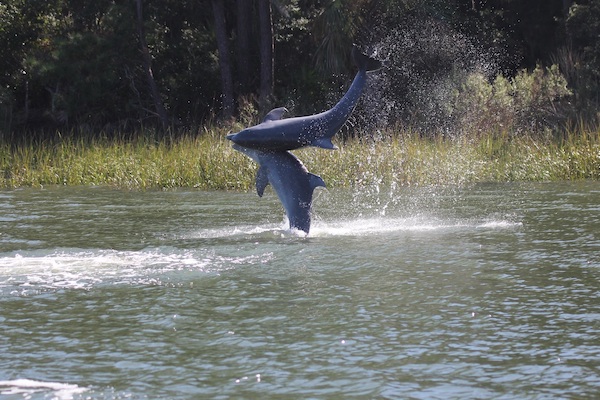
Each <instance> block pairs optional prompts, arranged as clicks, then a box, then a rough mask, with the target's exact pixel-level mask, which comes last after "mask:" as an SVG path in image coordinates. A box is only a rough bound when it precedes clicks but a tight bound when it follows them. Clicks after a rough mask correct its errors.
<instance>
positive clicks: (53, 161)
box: [0, 129, 600, 190]
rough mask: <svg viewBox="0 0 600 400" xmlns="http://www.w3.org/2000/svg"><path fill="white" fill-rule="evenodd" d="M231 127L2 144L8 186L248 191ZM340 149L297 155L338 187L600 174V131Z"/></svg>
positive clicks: (249, 173) (248, 166)
mask: <svg viewBox="0 0 600 400" xmlns="http://www.w3.org/2000/svg"><path fill="white" fill-rule="evenodd" d="M224 136H225V132H222V131H218V130H207V131H205V132H204V133H203V134H201V135H193V136H192V135H188V136H182V137H180V138H178V139H175V140H163V141H155V140H152V139H149V138H146V137H144V136H143V135H142V136H140V137H139V138H138V139H136V140H123V139H113V140H109V139H93V140H92V139H85V140H84V139H73V138H65V139H60V140H55V141H53V142H39V143H30V144H23V145H19V146H14V145H13V146H11V145H9V144H7V143H0V171H1V173H2V174H1V175H0V187H5V188H15V187H27V186H33V187H40V186H45V185H107V186H114V187H118V188H128V189H164V188H175V187H189V188H198V189H233V190H248V189H250V188H251V187H252V186H253V184H254V174H255V171H256V164H254V162H252V161H251V160H250V159H248V158H247V157H245V156H243V155H242V154H240V153H238V152H236V151H234V150H233V149H231V143H230V142H229V141H227V140H226V139H225V138H224ZM337 144H338V146H339V147H340V148H339V150H336V151H327V150H322V149H315V148H306V149H301V150H299V151H296V152H295V153H296V154H297V155H298V156H299V157H300V158H301V159H302V160H303V162H304V163H305V165H306V166H307V167H308V169H309V170H310V171H312V172H314V173H316V174H319V175H321V176H322V177H323V179H324V180H325V182H326V183H327V184H328V186H329V187H348V186H360V185H363V184H364V185H368V184H371V183H372V182H378V183H382V184H392V183H394V184H399V185H409V184H413V185H414V184H419V185H432V184H463V183H470V182H504V181H551V180H570V179H599V178H600V130H598V129H596V130H584V131H580V132H571V133H568V134H566V135H565V137H563V138H562V139H560V140H558V139H548V138H546V139H541V138H532V137H525V136H523V137H509V136H488V137H481V138H478V139H464V138H461V139H452V140H450V139H425V138H421V137H420V136H418V135H414V134H410V133H403V134H390V135H388V136H387V137H386V136H385V135H384V137H383V138H381V139H379V140H376V141H374V140H358V139H354V140H349V141H347V142H345V143H340V142H339V141H338V143H337Z"/></svg>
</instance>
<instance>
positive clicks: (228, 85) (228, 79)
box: [212, 0, 234, 119]
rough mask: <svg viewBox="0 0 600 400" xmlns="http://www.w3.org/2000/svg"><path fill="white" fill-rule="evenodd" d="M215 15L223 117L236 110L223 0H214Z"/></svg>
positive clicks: (228, 116) (230, 115) (227, 116)
mask: <svg viewBox="0 0 600 400" xmlns="http://www.w3.org/2000/svg"><path fill="white" fill-rule="evenodd" d="M212 6H213V15H214V18H215V34H216V36H217V48H218V50H219V67H220V69H221V85H222V91H223V93H222V100H223V118H225V119H227V118H231V117H232V116H233V111H234V102H233V77H232V74H231V60H230V57H229V45H228V43H227V27H226V25H225V6H224V4H223V0H212Z"/></svg>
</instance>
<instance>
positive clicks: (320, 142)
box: [311, 137, 337, 150]
mask: <svg viewBox="0 0 600 400" xmlns="http://www.w3.org/2000/svg"><path fill="white" fill-rule="evenodd" d="M311 145H312V146H315V147H320V148H322V149H329V150H336V149H337V147H336V146H335V145H334V144H333V143H331V138H328V137H324V138H320V139H316V140H313V141H312V142H311Z"/></svg>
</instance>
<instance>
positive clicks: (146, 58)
mask: <svg viewBox="0 0 600 400" xmlns="http://www.w3.org/2000/svg"><path fill="white" fill-rule="evenodd" d="M136 13H137V29H138V36H139V41H140V49H141V51H142V62H143V65H144V72H145V74H146V79H147V81H148V88H149V89H150V95H151V96H152V101H153V102H154V108H155V109H156V114H157V115H158V118H159V120H160V122H161V124H162V127H163V129H166V128H167V127H168V126H169V118H168V116H167V111H166V110H165V106H164V104H163V102H162V100H161V98H160V93H159V92H158V86H157V85H156V81H155V80H154V74H153V73H152V57H151V56H150V51H149V50H148V44H147V43H146V33H145V30H144V18H143V15H142V0H136Z"/></svg>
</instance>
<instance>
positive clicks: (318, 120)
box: [227, 47, 381, 150]
mask: <svg viewBox="0 0 600 400" xmlns="http://www.w3.org/2000/svg"><path fill="white" fill-rule="evenodd" d="M352 57H353V58H354V62H355V63H356V65H357V66H358V69H359V70H358V73H357V74H356V76H355V77H354V81H353V82H352V85H350V88H349V89H348V91H347V92H346V94H345V95H344V97H342V98H341V100H340V101H339V102H338V103H337V104H336V105H335V106H334V107H333V108H332V109H330V110H328V111H325V112H322V113H320V114H315V115H307V116H304V117H294V118H285V119H282V116H283V114H284V112H286V111H287V110H286V109H285V108H284V107H280V108H275V109H274V110H271V111H270V112H269V113H268V114H267V115H266V116H265V118H264V120H263V121H262V122H261V123H260V124H258V125H254V126H251V127H249V128H246V129H244V130H242V131H240V132H238V133H235V134H230V135H227V139H229V140H231V141H232V142H234V143H235V144H238V145H240V146H244V147H250V148H254V149H260V150H293V149H297V148H300V147H303V146H316V147H322V148H324V149H335V148H336V147H335V146H334V145H333V143H331V138H332V137H333V135H335V133H336V132H337V131H339V130H340V128H341V127H342V126H343V125H344V123H346V120H347V119H348V117H350V114H351V113H352V110H354V107H355V106H356V103H357V102H358V99H359V97H360V95H361V94H362V91H363V88H364V86H365V83H366V81H367V71H373V70H376V69H379V68H381V62H379V61H377V60H374V59H372V58H370V57H368V56H366V55H364V54H362V53H360V51H358V49H357V48H356V47H354V48H353V49H352Z"/></svg>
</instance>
